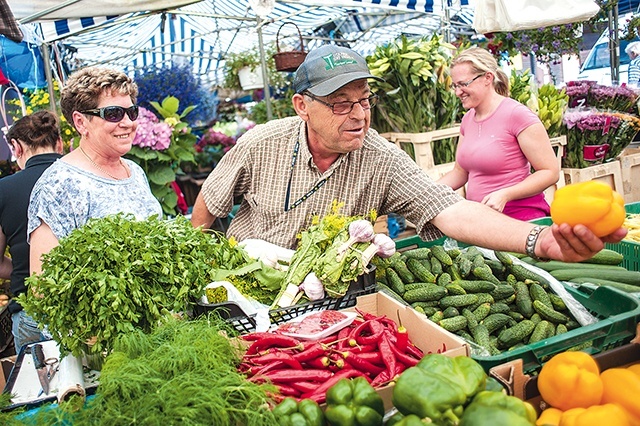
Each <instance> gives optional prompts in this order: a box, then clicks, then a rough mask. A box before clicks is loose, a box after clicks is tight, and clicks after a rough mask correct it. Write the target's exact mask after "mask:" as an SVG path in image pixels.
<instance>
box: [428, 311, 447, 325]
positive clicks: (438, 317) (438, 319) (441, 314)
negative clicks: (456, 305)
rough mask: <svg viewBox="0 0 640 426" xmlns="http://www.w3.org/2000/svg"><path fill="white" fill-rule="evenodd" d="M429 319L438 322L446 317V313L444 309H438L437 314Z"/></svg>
mask: <svg viewBox="0 0 640 426" xmlns="http://www.w3.org/2000/svg"><path fill="white" fill-rule="evenodd" d="M429 319H430V320H431V321H433V322H435V323H436V324H437V323H438V322H440V321H442V320H443V319H444V314H443V313H442V311H437V312H436V313H435V314H433V315H431V316H430V317H429Z"/></svg>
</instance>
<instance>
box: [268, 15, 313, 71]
mask: <svg viewBox="0 0 640 426" xmlns="http://www.w3.org/2000/svg"><path fill="white" fill-rule="evenodd" d="M287 24H291V25H293V26H294V27H296V30H297V31H298V37H300V49H302V50H292V51H290V52H281V51H280V30H281V29H282V27H284V26H285V25H287ZM276 49H277V50H278V53H276V54H274V55H273V59H274V60H275V61H276V70H278V71H282V72H294V71H295V70H297V69H298V67H299V66H300V64H301V63H302V62H303V61H304V58H305V57H306V56H307V52H305V51H304V43H303V41H302V34H301V33H300V28H298V26H297V25H296V24H294V23H293V22H285V23H284V24H282V25H280V28H278V32H277V33H276Z"/></svg>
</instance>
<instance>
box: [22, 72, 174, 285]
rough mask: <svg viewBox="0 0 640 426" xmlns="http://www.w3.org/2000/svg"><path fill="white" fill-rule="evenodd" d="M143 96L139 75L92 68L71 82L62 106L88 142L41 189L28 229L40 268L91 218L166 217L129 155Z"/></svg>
mask: <svg viewBox="0 0 640 426" xmlns="http://www.w3.org/2000/svg"><path fill="white" fill-rule="evenodd" d="M137 95H138V87H137V85H136V84H135V83H134V82H133V80H131V79H130V78H129V77H128V76H127V75H126V74H124V73H122V72H119V71H115V70H111V69H105V68H98V67H89V68H84V69H82V70H80V71H78V72H76V73H74V74H72V75H71V76H70V77H69V79H68V80H67V82H66V84H65V86H64V87H63V89H62V91H61V97H60V105H61V107H62V112H63V114H64V116H65V118H66V119H67V121H68V122H69V123H72V124H73V126H74V127H75V129H76V130H77V131H78V133H79V134H80V143H79V146H78V148H77V149H74V150H73V151H71V152H70V153H69V154H67V155H65V156H64V157H62V159H61V160H60V161H57V162H56V163H55V164H54V165H53V166H51V167H50V168H49V169H48V170H47V171H46V172H45V173H43V175H42V177H41V178H40V179H39V180H38V182H37V183H36V186H35V187H34V189H33V193H32V195H31V202H30V205H29V226H28V229H27V233H28V238H29V239H30V244H31V272H32V273H39V272H40V271H41V266H42V264H41V256H42V254H44V253H47V252H49V251H50V250H51V249H52V248H53V247H55V246H57V245H58V241H59V240H60V239H61V238H63V237H65V236H67V235H68V234H69V233H70V232H71V231H72V230H74V229H75V228H78V227H80V226H82V225H84V224H85V223H86V222H87V220H88V219H90V218H95V217H104V216H107V215H110V214H116V213H120V212H122V213H131V214H133V215H134V216H135V217H136V218H137V219H144V218H147V217H149V216H152V215H158V216H161V215H162V208H161V206H160V203H159V202H158V200H156V198H155V197H154V196H153V194H152V193H151V189H150V188H149V182H148V181H147V177H146V175H145V174H144V171H143V170H142V168H140V167H139V166H138V165H137V164H135V163H134V162H133V161H131V160H128V159H123V158H122V156H123V155H125V154H126V153H127V152H129V150H130V149H131V145H132V142H133V138H134V136H135V134H136V128H137V122H136V120H137V118H138V106H137V105H136V97H137Z"/></svg>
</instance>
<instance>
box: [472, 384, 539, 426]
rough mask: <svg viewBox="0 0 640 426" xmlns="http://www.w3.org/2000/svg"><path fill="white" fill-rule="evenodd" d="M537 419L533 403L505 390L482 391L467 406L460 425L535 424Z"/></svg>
mask: <svg viewBox="0 0 640 426" xmlns="http://www.w3.org/2000/svg"><path fill="white" fill-rule="evenodd" d="M536 419H537V414H536V411H535V409H534V408H533V406H532V405H531V404H529V403H527V402H524V401H522V400H520V399H518V398H516V397H515V396H508V395H506V394H504V393H503V392H492V391H482V392H480V393H478V394H477V395H476V396H475V398H473V401H472V402H471V404H469V405H468V406H467V407H466V408H465V410H464V414H463V415H462V419H460V426H533V425H535V424H536Z"/></svg>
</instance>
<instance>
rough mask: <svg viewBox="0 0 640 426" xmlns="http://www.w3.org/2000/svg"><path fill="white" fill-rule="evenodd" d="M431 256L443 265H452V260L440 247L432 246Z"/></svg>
mask: <svg viewBox="0 0 640 426" xmlns="http://www.w3.org/2000/svg"><path fill="white" fill-rule="evenodd" d="M431 255H432V256H433V257H435V258H436V259H438V260H439V261H440V263H442V264H443V265H446V266H451V265H453V259H451V256H450V255H449V253H447V251H446V250H445V249H444V247H442V246H432V247H431Z"/></svg>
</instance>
